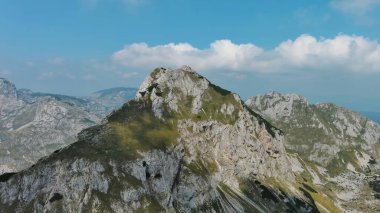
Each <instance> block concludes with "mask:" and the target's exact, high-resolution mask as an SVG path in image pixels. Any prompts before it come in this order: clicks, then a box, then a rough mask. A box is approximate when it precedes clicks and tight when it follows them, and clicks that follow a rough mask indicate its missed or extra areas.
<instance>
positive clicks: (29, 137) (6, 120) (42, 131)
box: [0, 79, 136, 174]
mask: <svg viewBox="0 0 380 213" xmlns="http://www.w3.org/2000/svg"><path fill="white" fill-rule="evenodd" d="M112 91H113V90H110V92H108V93H107V94H106V95H103V96H99V97H93V96H90V97H89V98H88V99H87V98H77V97H71V96H65V95H56V94H46V93H35V92H32V91H30V90H26V89H21V90H17V89H16V87H15V85H14V84H13V83H11V82H9V81H8V80H6V79H0V115H1V116H0V174H1V173H4V172H15V171H20V170H22V169H24V168H27V167H29V166H31V165H32V164H34V163H36V162H37V160H38V159H40V158H41V157H44V156H47V155H49V154H51V153H53V151H55V150H57V149H59V148H62V147H64V146H66V145H68V144H70V143H73V142H75V141H76V140H77V137H76V136H77V134H78V133H79V132H80V131H81V130H83V129H85V128H87V127H90V126H93V125H95V124H98V123H100V121H101V120H102V118H103V117H104V116H105V115H106V114H107V113H109V112H110V111H111V110H113V109H115V108H117V107H120V106H121V105H122V104H121V99H122V98H126V99H124V102H125V101H126V100H127V98H128V95H127V94H129V92H132V90H131V89H123V88H118V89H117V91H116V92H112ZM123 91H124V96H120V95H119V94H120V93H123ZM135 91H136V90H135ZM113 95H114V96H115V97H117V98H115V99H112V98H111V97H112V96H113ZM92 109H94V110H92Z"/></svg>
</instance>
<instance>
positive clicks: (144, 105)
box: [0, 66, 335, 212]
mask: <svg viewBox="0 0 380 213" xmlns="http://www.w3.org/2000/svg"><path fill="white" fill-rule="evenodd" d="M78 138H79V139H78V142H76V143H73V144H72V145H69V146H67V147H65V148H63V149H61V150H59V151H57V152H55V153H54V154H52V155H51V156H49V157H47V158H45V159H42V160H40V161H39V162H38V163H37V164H36V165H35V166H33V167H32V168H29V169H27V170H24V171H22V172H20V173H17V174H5V175H2V176H0V208H1V209H5V210H9V211H16V212H22V211H24V210H26V209H28V210H30V209H33V210H34V211H36V212H44V211H48V212H56V211H63V212H88V211H90V212H135V211H142V210H145V211H148V212H165V211H166V212H174V211H179V212H193V211H200V212H286V211H289V212H315V211H317V208H333V207H334V205H333V204H332V207H331V206H327V207H324V205H326V204H325V203H323V204H318V201H317V200H314V194H312V192H311V190H314V189H313V188H312V187H311V186H309V183H306V182H305V183H301V182H300V181H299V179H300V177H301V176H300V172H302V171H305V170H306V169H307V168H305V167H304V164H303V163H302V161H300V159H299V158H297V157H294V156H291V155H288V154H287V153H286V150H285V147H284V144H285V139H284V136H283V133H282V132H281V131H280V130H278V129H277V128H275V127H273V126H271V125H270V123H269V122H267V121H266V120H265V119H263V118H262V117H261V116H259V115H258V114H257V113H255V112H254V111H252V110H251V109H249V108H248V107H247V106H246V105H245V104H244V103H243V102H242V101H241V100H240V98H239V96H238V95H236V94H234V93H231V92H229V91H227V90H224V89H222V88H220V87H218V86H216V85H213V84H212V83H211V82H209V81H208V80H207V79H205V78H204V77H202V76H201V75H199V74H197V73H196V72H195V71H194V70H192V69H191V68H190V67H188V66H185V67H182V68H179V69H175V70H168V69H164V68H158V69H156V70H154V71H153V72H152V73H151V74H150V75H149V76H148V77H147V78H146V79H145V81H144V82H143V83H142V85H141V86H140V89H139V90H138V92H137V94H136V97H135V99H134V100H131V101H129V102H128V103H126V104H124V105H123V107H122V108H121V109H119V110H117V111H115V112H114V113H112V114H111V115H110V116H108V117H107V119H106V120H105V121H104V122H103V123H102V124H101V125H98V126H94V127H91V128H88V129H86V130H84V131H82V132H81V133H80V134H79V136H78ZM292 164H294V165H292ZM301 180H302V178H301ZM302 184H304V185H302ZM305 185H307V186H305ZM318 193H320V194H318V195H320V196H322V197H323V196H326V197H327V195H324V194H323V193H322V192H318ZM319 202H321V200H319ZM321 203H322V202H321ZM327 203H329V201H327ZM329 204H330V203H329ZM318 205H320V206H322V207H318ZM334 208H335V207H334Z"/></svg>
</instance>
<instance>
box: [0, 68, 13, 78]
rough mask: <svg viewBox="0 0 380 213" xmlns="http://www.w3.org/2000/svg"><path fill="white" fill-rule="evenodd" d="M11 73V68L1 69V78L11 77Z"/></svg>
mask: <svg viewBox="0 0 380 213" xmlns="http://www.w3.org/2000/svg"><path fill="white" fill-rule="evenodd" d="M10 75H11V72H10V71H9V70H6V69H1V70H0V78H1V77H9V76H10Z"/></svg>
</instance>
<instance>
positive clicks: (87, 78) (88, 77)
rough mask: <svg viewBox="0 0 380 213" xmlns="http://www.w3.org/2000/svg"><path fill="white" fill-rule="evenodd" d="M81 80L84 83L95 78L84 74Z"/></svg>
mask: <svg viewBox="0 0 380 213" xmlns="http://www.w3.org/2000/svg"><path fill="white" fill-rule="evenodd" d="M82 78H83V79H84V80H86V81H91V80H94V79H95V78H96V77H95V76H94V75H92V74H86V75H84V76H83V77H82Z"/></svg>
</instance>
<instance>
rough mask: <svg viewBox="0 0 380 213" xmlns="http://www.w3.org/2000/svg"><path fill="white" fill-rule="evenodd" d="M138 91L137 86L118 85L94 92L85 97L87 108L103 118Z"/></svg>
mask: <svg viewBox="0 0 380 213" xmlns="http://www.w3.org/2000/svg"><path fill="white" fill-rule="evenodd" d="M136 92H137V89H136V88H126V87H116V88H111V89H105V90H100V91H97V92H94V93H92V94H91V95H89V96H88V97H85V98H84V99H85V100H86V101H87V103H88V104H87V106H86V107H87V109H88V110H89V111H91V112H93V113H95V114H96V115H98V116H99V117H102V118H103V117H105V116H107V115H108V114H109V113H111V112H112V111H113V110H115V109H118V108H120V107H121V106H122V105H123V104H124V103H125V102H126V101H127V100H130V99H132V98H133V97H134V96H135V95H136Z"/></svg>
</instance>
